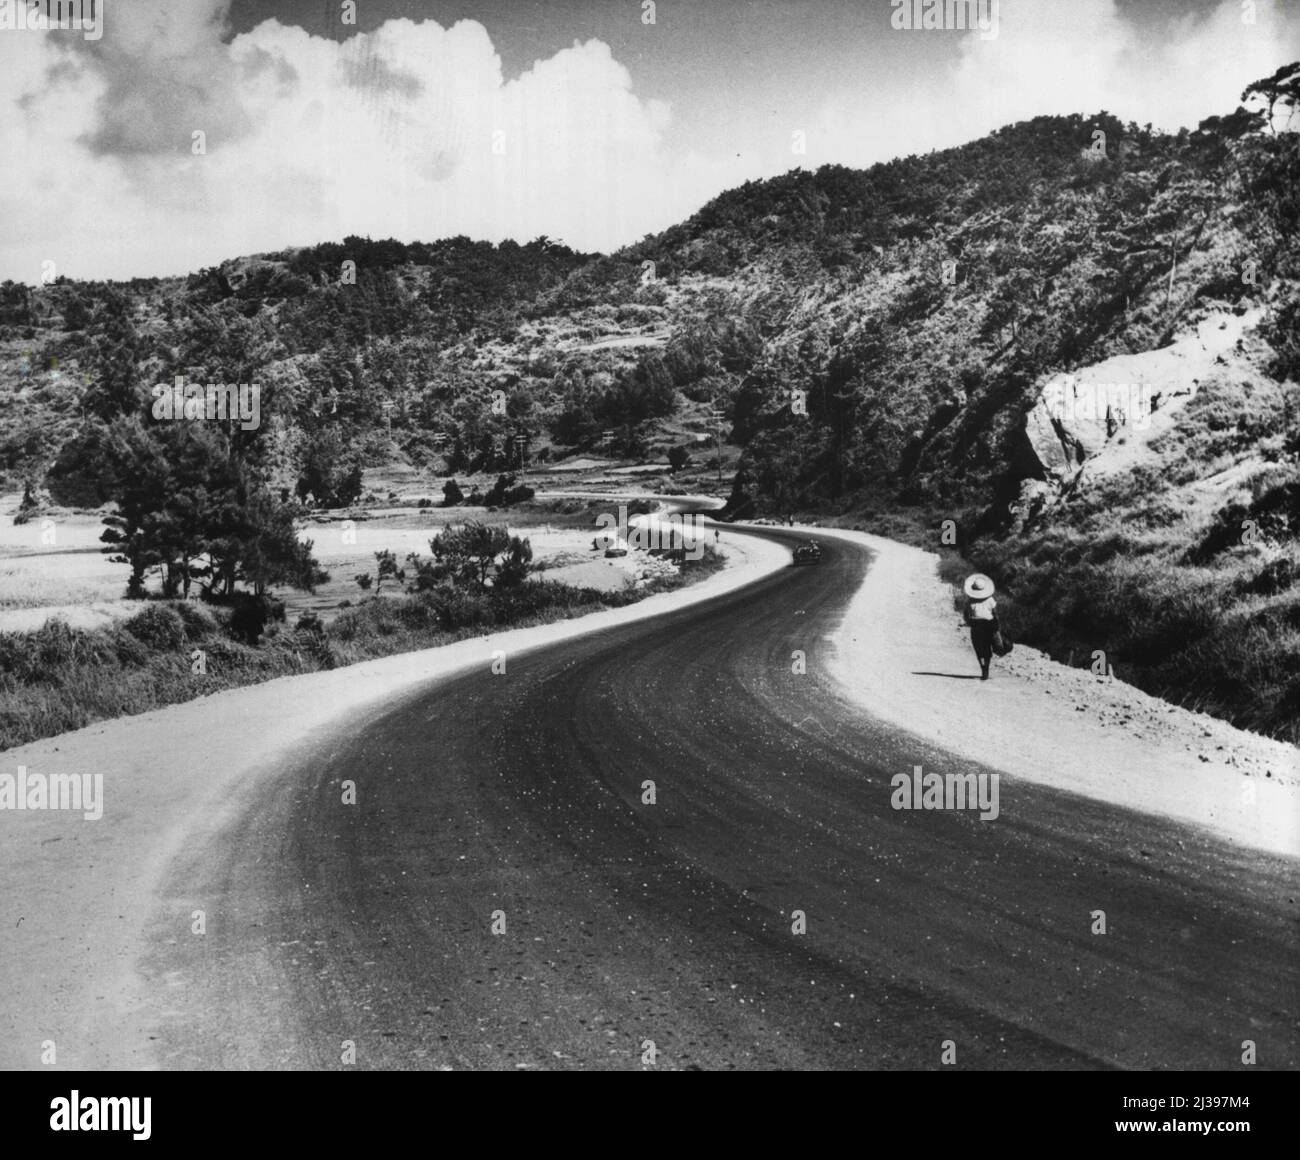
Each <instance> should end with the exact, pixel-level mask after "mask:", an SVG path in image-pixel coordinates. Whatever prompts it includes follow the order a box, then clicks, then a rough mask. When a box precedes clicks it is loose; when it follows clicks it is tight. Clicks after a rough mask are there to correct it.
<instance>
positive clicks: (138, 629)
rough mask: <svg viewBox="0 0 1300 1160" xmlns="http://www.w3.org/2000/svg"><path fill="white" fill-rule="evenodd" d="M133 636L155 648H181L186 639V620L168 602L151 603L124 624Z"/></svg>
mask: <svg viewBox="0 0 1300 1160" xmlns="http://www.w3.org/2000/svg"><path fill="white" fill-rule="evenodd" d="M122 627H123V628H125V629H126V631H127V632H129V633H130V634H131V635H132V636H134V637H135V638H136V639H137V640H139V641H141V642H142V643H144V644H146V645H148V646H149V647H150V648H154V649H168V648H179V647H180V645H181V644H182V643H183V642H184V640H185V636H186V633H185V622H184V621H183V620H182V619H181V617H180V614H179V613H178V612H177V611H176V610H175V609H174V608H172V607H170V606H169V605H166V604H149V605H147V606H146V607H145V608H144V609H143V610H141V611H140V612H137V613H136V614H135V615H134V616H133V617H131V619H130V620H128V621H126V622H124V623H123V625H122Z"/></svg>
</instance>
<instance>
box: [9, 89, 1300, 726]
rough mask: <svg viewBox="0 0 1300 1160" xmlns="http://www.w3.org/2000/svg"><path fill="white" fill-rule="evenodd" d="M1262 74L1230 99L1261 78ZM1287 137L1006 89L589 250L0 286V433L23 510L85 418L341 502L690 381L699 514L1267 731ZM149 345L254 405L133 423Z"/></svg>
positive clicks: (1289, 317) (591, 438)
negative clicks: (935, 126)
mask: <svg viewBox="0 0 1300 1160" xmlns="http://www.w3.org/2000/svg"><path fill="white" fill-rule="evenodd" d="M1298 75H1300V67H1296V68H1292V69H1290V70H1280V72H1279V73H1278V74H1277V75H1276V76H1275V77H1273V78H1269V79H1268V80H1267V81H1265V82H1260V84H1259V85H1256V86H1252V89H1251V90H1248V91H1247V93H1246V94H1243V99H1245V100H1246V101H1247V107H1248V108H1251V109H1252V110H1256V109H1257V106H1258V105H1259V103H1260V101H1261V100H1263V101H1264V102H1271V103H1273V104H1278V105H1280V106H1282V107H1290V106H1293V105H1294V104H1295V101H1296V88H1297V80H1296V77H1297V76H1298ZM1225 112H1226V111H1225ZM1295 140H1296V138H1295V135H1294V134H1279V133H1275V132H1274V131H1273V126H1272V125H1270V124H1268V123H1266V119H1265V117H1264V116H1263V115H1262V114H1261V113H1259V112H1258V111H1250V112H1247V111H1246V110H1245V109H1239V110H1238V111H1237V112H1235V113H1230V114H1228V115H1225V116H1223V117H1218V118H1212V119H1210V120H1209V121H1207V122H1205V123H1203V124H1202V125H1201V126H1200V127H1199V128H1198V129H1197V130H1195V131H1183V132H1180V133H1178V134H1176V135H1168V134H1161V133H1157V132H1154V131H1153V130H1152V129H1151V128H1150V127H1149V126H1147V127H1139V126H1137V125H1132V124H1129V125H1124V124H1121V123H1120V122H1118V121H1117V120H1116V119H1115V118H1113V117H1111V116H1110V115H1109V114H1106V113H1104V112H1102V113H1098V114H1096V115H1095V116H1091V117H1083V116H1075V117H1048V118H1038V119H1036V120H1034V121H1030V122H1027V123H1023V124H1019V125H1013V126H1009V127H1007V128H1005V129H1003V130H1001V131H1000V132H998V133H996V134H993V135H992V136H990V137H988V138H985V139H983V140H980V141H976V142H973V143H971V144H969V145H966V146H963V147H961V148H957V149H951V150H946V151H943V152H937V153H932V154H929V155H927V156H924V157H909V158H905V159H900V160H898V161H894V162H890V163H888V164H884V165H878V166H875V167H873V168H871V169H869V170H865V171H854V170H848V169H844V168H841V167H827V168H823V169H821V170H818V171H817V172H815V173H809V172H805V171H802V170H796V171H794V172H792V173H789V174H787V175H785V176H783V177H780V178H777V179H775V180H772V181H766V182H752V183H749V184H747V185H745V186H743V187H741V188H739V189H736V190H733V191H730V192H728V193H726V194H724V195H722V196H721V197H719V198H717V199H716V200H714V201H713V202H711V203H710V204H709V205H707V206H705V207H704V208H703V209H702V210H701V211H700V212H699V213H698V214H696V215H695V216H694V217H692V218H691V219H690V220H688V221H686V222H684V223H682V224H680V225H678V226H675V227H673V228H672V229H669V230H668V231H666V232H664V233H663V234H660V235H658V236H656V237H650V238H647V239H645V240H644V241H642V242H641V243H639V244H637V245H635V246H632V247H629V248H628V249H626V250H624V251H621V252H619V253H617V254H614V255H610V256H599V255H586V254H579V253H575V252H573V251H571V250H569V249H568V248H567V247H565V246H563V245H562V244H559V243H557V242H554V241H552V240H550V239H546V238H539V239H537V240H535V241H533V242H531V243H529V244H528V245H524V246H521V245H517V244H515V243H510V242H507V243H503V244H501V245H499V246H492V245H489V244H487V243H479V242H472V241H470V240H468V239H464V238H457V239H449V240H445V241H439V242H434V243H429V244H423V243H420V244H411V245H404V244H402V243H397V242H383V241H372V240H369V239H359V238H347V239H344V240H343V241H342V242H341V243H330V244H325V245H320V246H315V247H312V248H309V249H302V250H295V251H284V252H279V253H268V254H262V255H256V256H252V257H244V258H238V259H232V260H230V261H227V262H223V263H222V264H221V265H220V266H219V267H216V268H213V269H208V270H203V271H199V272H197V273H195V274H193V275H191V276H190V277H188V278H184V279H181V278H177V279H160V280H139V281H135V282H131V283H125V284H114V285H107V284H99V283H95V284H90V283H74V282H68V281H65V280H62V279H60V280H58V281H56V282H55V283H54V284H52V285H49V286H43V287H40V288H38V289H34V290H32V289H28V288H26V287H22V286H16V285H14V284H12V283H6V284H5V285H4V286H0V349H2V350H3V353H4V355H5V357H4V359H3V361H2V363H0V414H3V415H4V416H5V418H7V420H8V422H7V423H6V427H5V434H4V436H3V439H2V440H0V469H3V471H4V472H5V473H6V476H7V479H8V483H9V484H10V486H11V488H14V489H18V488H23V487H27V488H29V489H30V490H31V492H32V506H31V507H30V508H29V510H30V511H37V510H40V508H41V505H43V504H50V503H53V504H64V505H84V506H95V505H98V504H100V503H103V502H105V501H107V500H110V499H112V500H116V501H117V502H118V504H119V507H120V506H121V504H122V498H123V497H122V494H121V492H122V485H121V478H120V477H121V474H122V473H121V472H120V471H119V472H118V476H117V477H116V478H117V482H116V483H114V482H113V480H112V479H110V476H112V474H113V473H112V472H110V471H108V470H107V469H106V467H105V464H106V463H107V461H108V460H109V459H111V458H112V456H113V455H114V454H118V457H119V460H120V458H121V455H122V454H126V452H124V451H120V450H119V452H114V451H113V449H114V448H115V447H117V448H119V449H120V448H122V447H125V448H129V449H130V454H131V455H133V456H135V457H136V458H135V459H134V460H132V461H131V462H134V463H140V462H144V461H145V460H146V459H148V457H149V455H151V454H153V453H154V450H155V449H156V448H155V445H158V446H162V447H163V448H164V450H162V451H158V454H159V455H161V456H162V458H163V459H164V460H168V461H171V462H179V461H180V460H181V459H183V458H185V457H186V456H189V457H190V458H191V459H192V458H194V457H195V456H197V459H198V461H199V462H200V463H201V464H206V465H207V466H200V467H193V468H192V472H191V476H190V477H186V478H187V480H188V482H184V481H182V483H177V484H176V490H177V491H187V489H188V491H187V494H193V495H197V494H198V492H199V491H200V490H204V489H203V488H201V487H200V483H202V482H203V481H204V480H205V479H206V477H205V476H204V474H203V473H204V472H211V471H225V470H226V469H225V468H219V467H218V466H217V465H219V464H221V463H229V462H235V463H237V467H236V469H234V470H233V474H232V475H231V477H230V478H229V479H228V480H227V483H226V485H225V486H227V487H228V488H229V489H230V494H231V495H232V496H237V497H239V498H238V504H241V505H245V504H247V502H248V501H249V497H250V496H251V495H254V494H260V492H261V490H263V489H264V490H265V491H266V493H267V494H268V495H269V496H271V497H272V500H271V501H268V502H269V503H271V504H272V506H273V505H274V503H277V502H278V503H281V504H285V513H286V514H285V518H288V517H289V515H291V514H292V504H291V502H289V501H290V497H291V496H296V497H297V499H298V500H300V501H303V502H305V503H308V504H310V505H314V506H344V505H347V504H349V503H352V502H355V500H356V499H357V498H358V496H359V492H360V482H359V481H360V478H361V477H360V468H361V467H372V466H375V465H377V464H381V463H397V464H403V465H406V466H409V467H414V468H415V469H417V470H419V471H423V472H427V473H428V474H429V475H430V476H431V477H433V476H435V475H436V476H437V477H438V478H441V477H442V476H445V475H459V476H461V477H462V478H463V477H464V476H465V475H466V474H468V473H492V472H496V471H503V470H509V469H513V468H517V467H519V466H521V463H522V461H521V452H520V450H519V444H518V443H516V442H515V439H516V437H517V436H524V438H525V441H526V442H525V446H526V447H527V452H526V454H527V462H528V463H529V464H537V463H555V462H557V461H564V460H566V459H568V460H571V459H574V458H576V457H580V456H585V455H590V454H593V453H595V454H600V455H606V456H614V457H618V458H620V459H622V460H625V461H626V462H628V463H635V462H639V461H645V460H662V459H663V458H664V457H665V456H666V455H667V454H668V452H669V450H670V449H672V448H674V447H680V448H682V452H679V453H678V454H679V455H680V454H685V455H690V456H693V457H694V458H695V460H696V466H697V467H701V466H711V461H706V462H703V463H701V462H700V455H701V451H702V450H703V453H704V454H706V455H707V454H709V444H708V439H709V436H710V435H711V434H712V432H713V430H714V425H715V420H714V419H713V418H712V417H711V416H712V415H713V413H714V412H715V411H720V412H721V413H722V414H723V415H724V416H725V423H726V429H727V434H728V436H729V439H730V441H731V443H732V444H733V445H734V446H735V447H736V448H739V449H740V452H741V454H740V461H739V466H738V468H737V470H736V471H735V473H734V477H733V479H732V480H731V486H730V503H729V507H730V511H731V513H732V514H733V515H734V516H736V517H739V518H745V517H749V516H754V515H758V514H776V513H785V512H790V511H798V512H803V513H807V514H816V515H817V516H818V518H821V519H828V520H829V519H842V520H844V521H845V522H848V523H860V524H863V525H864V526H868V527H871V528H872V529H873V530H879V531H884V532H887V533H889V534H894V535H899V536H903V537H905V538H909V539H912V540H913V541H915V542H919V543H922V544H925V545H926V546H929V547H931V548H933V549H936V550H938V549H941V548H950V549H952V550H953V551H955V552H960V553H961V554H962V556H963V557H964V560H954V561H953V565H952V566H953V567H954V568H958V567H967V566H968V565H967V563H966V561H969V562H970V563H973V564H974V565H976V566H979V567H981V568H983V569H984V570H986V571H989V572H990V573H992V574H993V575H994V576H995V578H996V579H997V580H998V582H999V585H1000V586H1001V587H1002V589H1003V591H1004V593H1005V594H1006V596H1007V598H1008V599H1007V600H1006V604H1005V608H1006V609H1007V610H1008V612H1009V617H1010V623H1011V625H1012V628H1013V630H1014V631H1015V632H1017V633H1018V634H1019V635H1020V636H1021V637H1022V638H1023V639H1027V640H1030V641H1032V642H1034V643H1037V644H1040V645H1041V646H1042V647H1045V648H1047V649H1049V650H1050V651H1051V652H1052V653H1053V654H1054V655H1056V656H1058V657H1060V658H1061V659H1066V657H1067V656H1074V657H1076V659H1077V660H1078V662H1079V663H1082V664H1094V663H1096V662H1095V659H1094V654H1095V653H1096V652H1104V653H1105V654H1106V663H1107V664H1108V665H1111V666H1113V667H1114V670H1115V672H1116V674H1117V675H1119V676H1120V677H1121V678H1123V679H1125V680H1129V681H1132V682H1134V683H1137V684H1140V685H1141V686H1142V687H1143V688H1146V689H1147V690H1148V691H1153V692H1157V693H1160V694H1162V695H1167V696H1170V697H1173V698H1175V699H1180V700H1187V701H1190V702H1192V703H1194V704H1195V705H1196V706H1198V707H1201V708H1205V709H1207V710H1208V711H1213V712H1218V713H1221V714H1223V715H1225V716H1227V717H1228V718H1230V719H1231V720H1233V721H1235V722H1237V723H1239V724H1245V725H1248V726H1250V727H1252V728H1256V729H1258V730H1261V731H1264V732H1268V733H1270V734H1273V735H1275V736H1280V737H1285V738H1287V739H1290V740H1297V739H1300V725H1298V724H1297V723H1298V722H1300V661H1298V660H1297V658H1300V590H1297V589H1295V588H1294V587H1293V579H1294V577H1295V575H1296V573H1297V563H1298V560H1300V555H1298V553H1297V546H1296V538H1295V532H1296V529H1297V527H1300V402H1298V401H1297V387H1296V379H1297V367H1298V365H1300V343H1298V341H1297V331H1296V324H1297V297H1296V279H1297V273H1298V269H1297V253H1296V226H1297V222H1298V221H1300V201H1298V200H1297V195H1296V190H1297V189H1300V154H1298V152H1297V150H1296V148H1295ZM180 376H183V377H184V379H185V380H186V381H187V382H190V383H198V384H210V383H254V384H256V385H257V386H258V387H259V389H260V392H261V394H260V401H261V413H260V426H259V427H258V428H257V429H256V430H255V431H251V432H241V431H238V430H235V429H234V428H233V427H231V428H229V429H228V430H227V431H225V432H224V433H223V434H222V435H221V436H220V437H219V438H216V437H214V439H215V442H212V441H210V445H209V444H204V446H203V447H201V448H198V449H197V450H196V448H195V446H193V444H194V443H195V441H197V442H200V443H201V442H202V440H201V439H199V438H198V437H197V436H194V437H191V436H188V435H184V434H177V433H176V432H175V429H173V428H169V429H168V430H167V431H166V432H162V431H157V432H155V434H153V435H149V434H147V432H149V431H151V430H154V429H153V428H151V427H150V423H151V422H152V421H151V420H149V419H148V414H149V403H150V399H149V389H150V388H151V387H152V386H153V385H154V384H156V383H171V382H173V381H174V380H175V379H176V378H177V377H180ZM133 416H135V417H137V421H138V422H140V423H141V424H142V427H141V428H140V432H141V433H135V434H133V433H132V432H133V431H135V429H134V428H130V430H128V428H129V427H130V423H131V422H132V421H133V420H132V417H133ZM204 438H207V436H205V437H204ZM222 440H224V442H222ZM186 461H187V462H189V460H186ZM173 482H175V481H174V480H173ZM169 486H170V485H169ZM42 488H44V489H46V491H45V492H44V493H43V492H42ZM276 496H279V500H278V501H276V500H275V499H274V497H276ZM141 502H143V501H141ZM195 502H197V501H195ZM230 518H233V517H230ZM271 518H272V517H270V516H268V519H271ZM275 518H279V517H275ZM168 520H169V521H170V523H169V527H170V526H171V524H174V523H176V522H178V521H179V522H183V521H182V520H180V517H179V516H177V515H176V514H175V513H174V512H173V513H172V514H171V515H170V516H169V517H168ZM281 523H282V524H283V521H281ZM281 530H282V531H283V528H282V529H281ZM232 535H233V533H232ZM173 538H175V537H173ZM227 538H229V537H227ZM281 542H284V541H283V539H282V541H281ZM178 550H179V549H178ZM186 550H187V551H188V550H189V549H188V548H187V549H186ZM150 552H152V553H153V554H149V553H145V554H142V555H140V557H139V560H140V566H141V567H142V568H155V567H166V566H168V562H167V560H166V559H164V558H163V557H165V556H166V555H167V550H164V551H163V552H162V554H161V555H159V554H158V553H157V552H154V551H153V549H152V548H151V549H150ZM302 565H303V562H302V561H300V560H299V561H296V562H295V561H290V562H288V563H286V564H285V566H284V567H280V568H278V570H275V569H273V570H272V572H273V573H274V575H272V572H266V573H265V574H264V575H263V573H258V575H259V576H260V577H262V578H266V577H270V578H271V579H272V582H275V583H285V582H296V581H297V580H301V579H302V577H303V571H302ZM249 567H251V566H248V565H246V563H239V564H234V563H232V564H231V566H230V569H231V570H230V571H229V573H228V574H229V576H230V577H231V578H234V577H235V576H236V575H237V574H238V575H239V576H240V577H241V578H243V579H245V580H249V581H250V582H252V581H251V580H250V577H251V576H252V572H250V571H249ZM241 569H242V571H241ZM257 582H258V583H260V582H261V579H259V580H258V581H257Z"/></svg>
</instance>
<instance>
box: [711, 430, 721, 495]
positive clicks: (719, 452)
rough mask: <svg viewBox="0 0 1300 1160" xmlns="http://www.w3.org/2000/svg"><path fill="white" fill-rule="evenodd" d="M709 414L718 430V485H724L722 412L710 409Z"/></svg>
mask: <svg viewBox="0 0 1300 1160" xmlns="http://www.w3.org/2000/svg"><path fill="white" fill-rule="evenodd" d="M709 416H710V417H711V418H712V419H713V421H714V423H715V424H716V425H717V426H716V431H717V448H718V487H719V489H721V487H722V418H723V416H722V412H721V411H710V412H709Z"/></svg>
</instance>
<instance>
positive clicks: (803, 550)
mask: <svg viewBox="0 0 1300 1160" xmlns="http://www.w3.org/2000/svg"><path fill="white" fill-rule="evenodd" d="M794 562H795V563H796V564H820V563H821V562H822V546H821V545H820V544H819V543H818V542H817V541H816V540H809V541H808V542H807V543H806V544H800V545H799V546H798V547H797V548H796V549H795V550H794Z"/></svg>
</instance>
